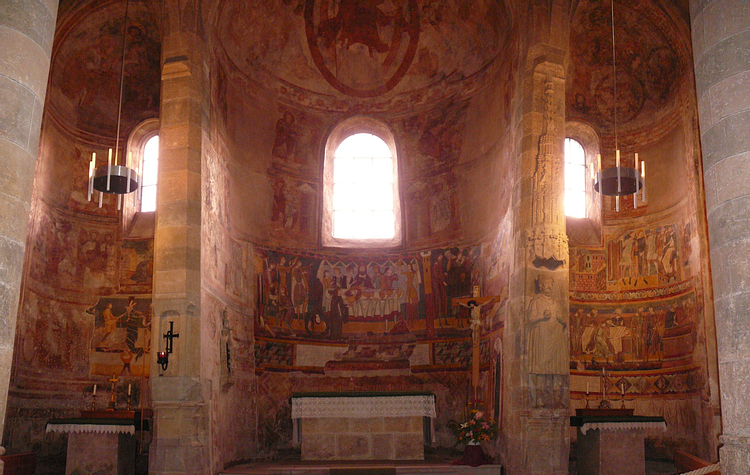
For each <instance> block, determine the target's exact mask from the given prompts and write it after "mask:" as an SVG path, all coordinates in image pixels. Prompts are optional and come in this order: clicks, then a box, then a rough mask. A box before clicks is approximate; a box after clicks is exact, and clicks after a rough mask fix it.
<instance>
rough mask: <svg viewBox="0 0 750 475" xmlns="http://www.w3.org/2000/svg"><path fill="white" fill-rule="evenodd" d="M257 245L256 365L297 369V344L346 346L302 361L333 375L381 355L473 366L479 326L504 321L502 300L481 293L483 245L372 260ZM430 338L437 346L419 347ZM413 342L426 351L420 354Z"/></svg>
mask: <svg viewBox="0 0 750 475" xmlns="http://www.w3.org/2000/svg"><path fill="white" fill-rule="evenodd" d="M258 251H260V254H262V257H258V256H256V258H255V262H256V268H255V273H256V285H257V288H258V302H257V305H258V307H257V314H258V318H257V321H256V328H255V333H256V364H260V365H271V366H275V365H279V364H281V365H284V364H286V365H288V366H295V365H296V364H297V363H295V362H294V361H293V360H294V358H295V348H294V345H295V344H299V345H305V347H304V348H300V351H304V352H307V351H309V348H308V346H309V344H310V343H316V342H317V343H316V344H324V345H328V346H327V347H326V348H328V347H330V346H331V345H333V346H334V347H339V350H340V351H338V350H337V351H335V352H334V353H336V354H335V355H334V354H328V353H326V352H327V351H329V349H330V348H329V349H325V348H323V347H320V346H318V347H316V348H319V350H318V353H319V354H318V355H317V356H309V355H307V353H304V355H303V353H301V354H300V358H301V360H300V361H307V362H308V363H307V365H313V366H318V367H320V366H325V368H326V372H327V374H328V373H331V372H333V371H334V370H335V368H333V367H334V366H337V365H338V366H340V364H339V363H337V362H342V361H343V362H344V363H347V365H348V366H347V368H348V369H351V368H352V365H354V364H355V363H357V364H358V365H359V366H358V367H359V368H360V369H366V368H365V367H366V366H367V364H366V363H367V362H372V361H377V362H379V363H380V365H381V366H382V365H384V364H385V365H390V366H389V367H390V368H391V369H393V370H394V371H396V370H397V369H398V370H399V371H400V370H402V369H406V370H407V373H408V368H409V365H410V363H409V360H410V359H412V360H414V359H415V358H416V359H417V360H419V361H421V363H420V364H423V365H428V366H429V365H432V364H435V365H443V366H455V365H466V364H468V362H469V361H470V359H471V340H472V333H476V335H482V336H484V335H486V334H489V333H492V332H495V331H497V330H498V328H499V327H500V325H501V322H500V318H498V316H497V312H498V310H499V306H500V305H502V303H504V302H503V301H501V298H500V297H499V296H489V297H479V296H478V295H477V294H478V293H479V282H480V275H481V263H480V262H479V261H480V260H479V257H480V255H481V248H479V247H477V248H463V249H462V248H450V249H442V250H435V251H427V252H421V253H415V254H404V255H398V256H390V257H384V258H373V259H346V258H337V259H334V258H331V257H330V256H328V257H324V256H306V255H295V254H291V253H289V254H288V253H281V252H277V251H271V250H267V251H262V250H259V249H256V252H258ZM472 295H474V297H472ZM472 298H474V299H475V300H477V301H480V300H481V302H482V304H481V305H476V304H475V305H474V306H473V307H472V308H473V310H472V308H470V307H471V305H467V304H466V303H465V302H464V301H468V300H469V299H472ZM472 312H473V313H475V314H477V315H474V318H472ZM475 320H476V321H477V322H478V324H472V322H473V321H475ZM472 329H473V330H472ZM478 338H479V337H478ZM423 342H430V343H432V342H434V346H433V347H429V346H426V347H424V349H419V348H421V347H420V345H424V343H423ZM415 348H417V349H418V353H419V355H420V356H415V357H412V354H413V353H414V352H415ZM423 351H426V353H423ZM324 353H325V354H327V355H328V356H325V355H323V354H324ZM422 355H424V357H423V356H422ZM320 358H322V359H320ZM315 361H317V362H315ZM354 366H356V365H354ZM381 369H382V368H381Z"/></svg>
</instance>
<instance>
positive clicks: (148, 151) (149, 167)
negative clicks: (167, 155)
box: [141, 135, 159, 212]
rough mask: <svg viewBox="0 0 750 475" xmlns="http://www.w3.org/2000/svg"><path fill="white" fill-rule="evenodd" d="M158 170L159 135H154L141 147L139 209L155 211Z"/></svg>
mask: <svg viewBox="0 0 750 475" xmlns="http://www.w3.org/2000/svg"><path fill="white" fill-rule="evenodd" d="M158 171H159V136H158V135H154V136H153V137H151V138H150V139H148V142H146V145H145V146H144V147H143V172H142V174H141V211H144V212H148V211H156V176H157V174H158Z"/></svg>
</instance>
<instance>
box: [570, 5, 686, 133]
mask: <svg viewBox="0 0 750 475" xmlns="http://www.w3.org/2000/svg"><path fill="white" fill-rule="evenodd" d="M614 21H615V53H616V58H615V59H616V72H614V71H613V58H612V11H611V4H610V2H609V0H604V1H601V0H582V1H581V2H580V4H579V5H578V8H577V10H576V12H575V15H574V18H573V23H572V25H571V41H570V52H571V58H572V66H571V69H570V74H569V77H568V80H567V97H566V100H567V104H568V111H567V115H568V118H570V119H582V120H584V121H587V122H589V123H591V124H592V125H594V126H596V127H597V128H598V129H599V130H600V131H604V132H607V133H613V132H614V125H615V124H614V117H615V114H614V104H615V101H614V91H615V83H614V78H615V77H616V78H617V86H616V90H617V101H616V102H617V128H618V132H619V133H622V132H627V131H629V130H631V131H632V130H635V129H640V128H644V127H647V126H649V125H653V124H654V123H656V122H658V121H659V120H661V119H663V118H664V117H665V116H666V115H668V114H670V113H671V112H673V111H674V110H675V109H676V107H677V105H678V101H676V100H675V98H676V96H677V92H678V88H679V84H680V82H681V81H682V78H683V77H684V75H685V71H686V70H687V66H688V64H689V61H690V59H689V57H688V54H689V53H688V52H687V51H686V50H685V49H684V48H682V47H681V46H680V41H675V38H678V37H679V35H681V33H679V32H678V31H677V29H678V25H676V24H675V23H674V22H673V21H671V20H670V19H669V18H668V16H667V13H665V11H664V10H662V9H660V8H658V5H657V2H653V3H652V2H639V3H637V4H633V3H631V2H615V5H614ZM678 21H684V20H683V19H680V20H678Z"/></svg>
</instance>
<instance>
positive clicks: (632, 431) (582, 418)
mask: <svg viewBox="0 0 750 475" xmlns="http://www.w3.org/2000/svg"><path fill="white" fill-rule="evenodd" d="M620 411H621V410H619V409H611V410H596V409H591V410H587V409H583V410H582V409H579V410H578V414H577V415H576V416H573V417H571V418H570V425H571V426H573V427H577V432H578V434H577V435H578V442H577V444H576V456H577V460H578V465H577V467H578V474H579V475H644V474H645V473H646V454H645V446H644V438H645V436H644V431H645V430H646V429H654V428H656V429H662V430H665V429H666V428H667V424H666V422H665V420H664V418H663V417H650V416H634V415H632V409H630V410H629V413H622V412H620Z"/></svg>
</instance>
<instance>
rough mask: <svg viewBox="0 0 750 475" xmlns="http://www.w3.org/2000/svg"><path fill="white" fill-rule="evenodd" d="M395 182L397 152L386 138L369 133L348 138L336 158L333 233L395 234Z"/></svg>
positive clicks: (386, 236)
mask: <svg viewBox="0 0 750 475" xmlns="http://www.w3.org/2000/svg"><path fill="white" fill-rule="evenodd" d="M393 184H394V164H393V156H392V154H391V150H390V148H389V147H388V145H387V144H386V143H385V142H384V141H383V140H382V139H380V138H379V137H378V136H376V135H373V134H367V133H359V134H354V135H350V136H349V137H347V138H346V139H344V140H343V141H342V142H341V144H339V146H338V148H337V149H336V153H335V155H334V159H333V200H332V203H333V213H332V215H333V216H332V218H333V229H332V234H333V237H334V238H337V239H363V240H364V239H389V238H393V237H394V235H395V232H396V231H395V220H396V216H395V211H394V199H393V193H394V185H393Z"/></svg>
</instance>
